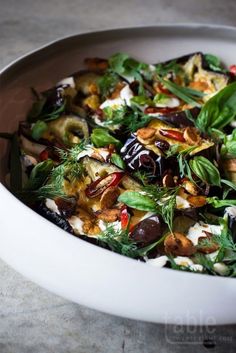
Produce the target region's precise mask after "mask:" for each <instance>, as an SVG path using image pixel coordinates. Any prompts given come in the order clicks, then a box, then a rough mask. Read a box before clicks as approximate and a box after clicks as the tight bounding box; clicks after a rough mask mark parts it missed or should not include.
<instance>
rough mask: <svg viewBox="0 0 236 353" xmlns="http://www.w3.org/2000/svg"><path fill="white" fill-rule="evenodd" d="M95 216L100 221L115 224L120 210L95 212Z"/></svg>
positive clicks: (112, 209)
mask: <svg viewBox="0 0 236 353" xmlns="http://www.w3.org/2000/svg"><path fill="white" fill-rule="evenodd" d="M96 215H97V217H98V219H101V220H102V221H104V222H108V223H109V222H115V221H117V219H118V218H119V215H120V210H118V209H117V208H111V209H107V210H102V211H99V212H96Z"/></svg>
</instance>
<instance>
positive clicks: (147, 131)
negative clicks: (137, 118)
mask: <svg viewBox="0 0 236 353" xmlns="http://www.w3.org/2000/svg"><path fill="white" fill-rule="evenodd" d="M155 133H156V130H155V129H153V128H151V127H143V128H141V129H138V131H137V136H138V137H140V138H141V139H143V140H147V139H150V138H151V137H154V136H155Z"/></svg>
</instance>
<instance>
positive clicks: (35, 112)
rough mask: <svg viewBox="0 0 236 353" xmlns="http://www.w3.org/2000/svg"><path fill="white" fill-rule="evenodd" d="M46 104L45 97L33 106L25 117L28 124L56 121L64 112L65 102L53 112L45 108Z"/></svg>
mask: <svg viewBox="0 0 236 353" xmlns="http://www.w3.org/2000/svg"><path fill="white" fill-rule="evenodd" d="M46 102H47V99H46V98H45V97H42V98H40V99H39V100H38V101H36V102H35V103H34V104H33V106H32V108H31V110H30V112H29V114H28V117H27V120H28V122H29V123H34V122H36V121H38V120H43V121H51V120H56V119H58V118H59V117H60V116H61V114H62V113H63V112H64V111H65V107H66V100H64V102H63V103H62V104H61V105H60V106H59V107H56V108H54V109H53V110H52V109H49V108H48V107H47V106H46Z"/></svg>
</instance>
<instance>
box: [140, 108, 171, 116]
mask: <svg viewBox="0 0 236 353" xmlns="http://www.w3.org/2000/svg"><path fill="white" fill-rule="evenodd" d="M174 111H176V108H158V107H147V108H145V110H144V113H145V114H155V113H159V114H169V113H172V112H174Z"/></svg>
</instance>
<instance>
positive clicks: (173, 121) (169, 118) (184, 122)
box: [158, 107, 200, 128]
mask: <svg viewBox="0 0 236 353" xmlns="http://www.w3.org/2000/svg"><path fill="white" fill-rule="evenodd" d="M199 113H200V109H199V108H198V107H195V108H192V109H190V110H183V111H178V112H173V113H168V114H163V115H159V116H158V119H159V120H162V121H164V122H166V123H167V124H170V125H172V126H174V127H178V128H183V127H186V126H194V120H196V119H197V116H198V114H199Z"/></svg>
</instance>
